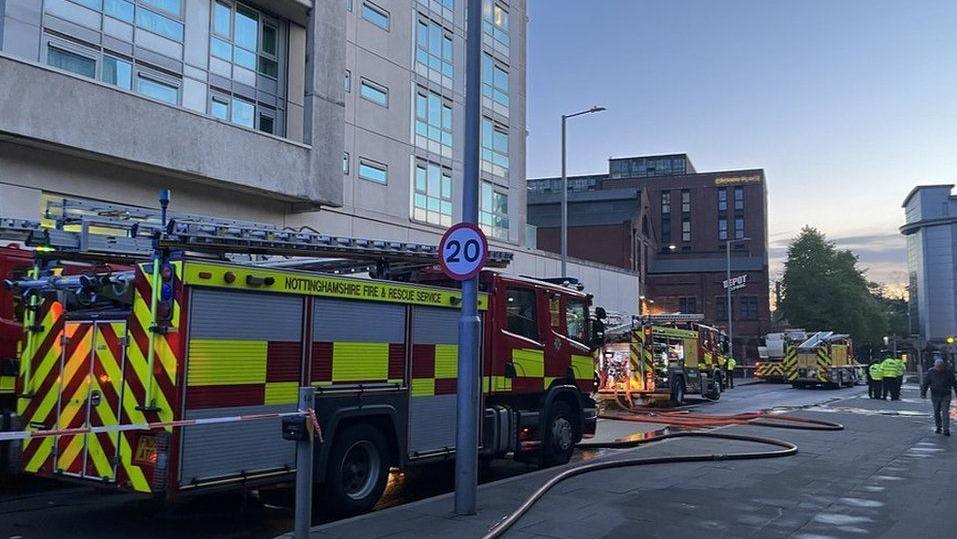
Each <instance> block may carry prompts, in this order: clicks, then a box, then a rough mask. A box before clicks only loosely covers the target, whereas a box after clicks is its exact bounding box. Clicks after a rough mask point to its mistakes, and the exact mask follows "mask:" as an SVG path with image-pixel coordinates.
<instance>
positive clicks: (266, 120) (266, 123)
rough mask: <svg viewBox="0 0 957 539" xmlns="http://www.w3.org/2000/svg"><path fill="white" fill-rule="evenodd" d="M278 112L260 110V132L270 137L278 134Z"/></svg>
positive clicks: (265, 109)
mask: <svg viewBox="0 0 957 539" xmlns="http://www.w3.org/2000/svg"><path fill="white" fill-rule="evenodd" d="M276 127H277V126H276V111H274V110H272V109H268V108H266V107H260V108H259V130H260V131H262V132H263V133H269V134H270V135H275V134H276Z"/></svg>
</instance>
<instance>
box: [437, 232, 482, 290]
mask: <svg viewBox="0 0 957 539" xmlns="http://www.w3.org/2000/svg"><path fill="white" fill-rule="evenodd" d="M487 257H488V240H486V239H485V234H484V233H482V230H481V229H480V228H479V227H478V226H476V225H475V224H473V223H459V224H457V225H454V226H452V227H451V228H449V229H448V230H446V231H445V234H444V235H443V236H442V241H441V242H440V243H439V263H440V264H441V265H442V271H444V272H445V274H446V275H448V276H449V277H451V278H453V279H455V280H457V281H465V280H468V279H471V278H472V277H475V275H476V274H478V272H479V271H480V270H481V269H482V266H484V265H485V259H486V258H487Z"/></svg>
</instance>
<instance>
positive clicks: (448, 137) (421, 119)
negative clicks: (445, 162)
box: [415, 88, 452, 158]
mask: <svg viewBox="0 0 957 539" xmlns="http://www.w3.org/2000/svg"><path fill="white" fill-rule="evenodd" d="M415 145H416V146H418V147H420V148H423V149H426V150H429V151H431V152H433V153H437V154H441V155H442V156H444V157H448V158H451V157H452V102H451V101H449V100H447V99H445V98H443V97H442V96H440V95H439V94H437V93H435V92H430V91H428V90H426V89H425V88H419V89H418V91H417V92H416V94H415Z"/></svg>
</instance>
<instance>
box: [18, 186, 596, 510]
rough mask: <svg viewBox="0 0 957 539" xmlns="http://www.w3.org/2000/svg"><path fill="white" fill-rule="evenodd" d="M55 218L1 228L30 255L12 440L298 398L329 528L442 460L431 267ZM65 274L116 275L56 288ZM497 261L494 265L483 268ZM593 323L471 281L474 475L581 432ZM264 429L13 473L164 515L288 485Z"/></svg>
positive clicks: (289, 461) (414, 254) (564, 454)
mask: <svg viewBox="0 0 957 539" xmlns="http://www.w3.org/2000/svg"><path fill="white" fill-rule="evenodd" d="M54 204H55V205H54ZM51 205H54V207H51V208H49V209H48V212H47V214H48V215H51V216H53V218H54V219H55V221H56V228H55V229H53V230H51V229H48V228H45V227H42V226H40V224H39V223H34V222H24V221H12V220H6V221H2V220H0V239H6V240H10V241H19V242H22V243H24V244H26V245H30V246H43V247H45V249H43V250H38V251H37V252H36V255H37V265H38V268H40V269H39V272H38V274H37V275H34V276H32V277H31V278H24V279H18V280H12V281H11V282H9V283H8V287H9V288H10V289H11V290H12V291H13V292H14V293H17V294H19V295H20V297H21V298H23V301H24V303H25V304H27V305H29V306H30V308H29V309H28V313H29V316H30V317H31V318H30V323H28V324H26V325H25V326H26V338H25V345H24V346H23V353H22V358H21V361H20V370H19V373H18V375H19V378H20V380H19V383H18V385H19V387H21V388H22V389H21V391H20V393H19V395H18V407H17V412H18V414H19V415H20V416H21V418H22V421H23V424H25V425H27V427H28V429H32V430H45V429H65V428H78V427H83V426H92V427H98V426H109V425H125V424H131V423H147V422H149V423H155V422H167V421H175V420H181V419H187V420H188V419H202V418H218V417H226V416H239V415H243V416H248V415H252V414H268V413H273V412H293V411H296V409H297V399H298V389H299V388H300V387H302V386H313V387H315V388H316V400H315V406H314V409H315V410H316V415H317V419H318V423H319V425H320V427H321V430H322V433H323V436H324V442H323V443H321V444H318V443H317V444H316V453H315V463H316V468H315V469H316V473H315V482H316V488H317V489H318V490H319V491H320V492H321V496H320V500H321V502H320V504H321V506H322V507H324V508H325V509H326V510H327V511H328V512H330V513H332V514H336V515H346V514H355V513H359V512H363V511H366V510H369V509H371V508H372V507H373V506H374V505H375V503H376V502H377V501H378V499H379V497H380V496H381V494H382V492H383V490H384V488H385V486H386V482H387V479H388V475H389V473H390V469H392V468H404V467H408V466H417V465H428V464H429V463H434V462H436V461H439V460H445V459H450V458H453V457H454V454H455V417H456V409H455V407H456V392H457V386H458V384H459V383H460V380H458V377H457V342H458V338H457V333H458V331H457V323H458V317H459V305H460V303H461V293H460V291H459V290H458V289H456V288H454V287H451V286H437V284H450V283H443V282H442V277H440V274H439V270H438V269H437V263H436V262H437V258H436V249H435V247H434V246H425V245H415V244H406V243H397V242H380V241H371V240H356V239H350V238H338V237H330V236H324V235H321V234H317V233H315V232H314V231H311V230H288V229H282V228H279V227H274V226H271V225H261V224H255V223H242V222H237V221H232V220H221V219H213V218H198V217H195V216H189V215H173V214H169V216H167V215H166V212H165V207H164V210H163V212H162V214H161V215H159V216H157V213H156V211H155V210H145V209H142V208H131V207H118V206H116V205H109V204H102V205H98V204H95V203H89V202H82V201H72V200H68V199H64V200H61V201H57V202H55V203H53V202H51ZM104 230H111V231H112V234H111V235H110V236H109V237H103V236H102V232H103V231H104ZM95 234H100V235H99V236H96V235H95ZM237 254H238V255H240V256H241V258H242V259H243V260H242V261H239V260H238V259H237V257H236V255H237ZM71 258H82V259H84V260H91V259H99V260H101V261H109V262H112V263H119V262H123V263H128V264H131V265H130V266H129V267H133V268H134V269H133V270H130V271H91V272H88V273H84V274H81V275H75V276H69V277H64V276H57V275H56V273H55V271H54V270H55V268H56V267H58V266H59V265H61V264H63V263H64V261H65V260H69V259H71ZM509 259H510V254H507V253H496V252H493V253H490V258H489V260H490V261H489V266H492V267H498V268H501V267H503V266H505V265H506V264H507V263H508V261H509ZM350 273H354V274H356V275H349V274H350ZM358 274H368V275H370V276H372V277H373V278H366V277H360V276H358ZM590 306H591V297H590V296H589V295H587V294H585V293H583V292H580V291H578V290H574V289H572V288H569V287H565V286H561V285H558V284H553V283H549V282H544V281H539V280H535V279H529V278H523V277H514V276H507V275H504V274H502V273H500V272H497V271H492V270H484V271H483V272H482V273H481V275H480V297H479V312H480V317H481V320H482V338H481V348H482V350H481V359H480V361H481V364H482V365H481V369H480V372H481V375H482V376H481V379H480V380H476V383H478V384H480V385H481V392H480V394H481V399H482V411H483V413H482V415H481V418H482V419H481V422H480V425H479V429H480V432H479V437H478V438H479V440H480V447H479V452H480V455H481V456H482V457H483V458H485V459H493V458H500V457H505V456H507V455H511V456H513V457H514V458H516V459H519V460H523V461H529V462H536V463H539V464H540V465H543V466H551V465H556V464H562V463H565V462H568V460H569V459H570V457H571V454H572V451H573V450H574V446H575V444H576V443H577V442H578V441H580V440H581V439H582V437H584V436H589V435H592V434H593V433H594V432H595V425H596V409H595V403H594V401H593V400H592V398H591V396H590V394H591V393H592V392H593V390H594V380H595V365H594V359H593V355H592V349H593V344H594V343H593V342H592V341H593V336H592V333H593V331H592V320H591V319H590V317H589V312H590ZM280 430H281V429H280V420H279V419H276V420H271V419H270V420H259V421H250V422H237V423H229V424H217V425H210V426H205V425H204V426H188V427H184V428H156V429H153V430H146V431H124V432H107V433H95V434H90V433H87V434H72V435H70V434H64V435H60V436H51V437H47V438H35V439H30V440H28V441H27V443H26V444H25V446H24V448H23V455H22V462H23V466H24V470H25V472H27V473H30V474H37V475H42V476H49V477H59V478H64V479H70V480H74V481H84V480H86V481H93V482H95V483H96V484H99V485H103V486H108V487H113V488H119V489H125V490H130V491H135V492H140V493H144V494H150V495H152V496H154V497H158V498H164V499H167V500H171V499H173V498H175V497H176V496H178V495H181V494H185V493H188V492H197V491H202V490H203V489H207V488H212V487H217V488H222V487H224V486H225V487H229V486H234V487H236V488H247V487H254V486H257V485H264V484H271V483H280V482H286V481H289V480H290V479H291V477H292V474H293V472H294V470H295V465H296V461H295V446H294V442H291V441H284V440H282V439H281V436H280Z"/></svg>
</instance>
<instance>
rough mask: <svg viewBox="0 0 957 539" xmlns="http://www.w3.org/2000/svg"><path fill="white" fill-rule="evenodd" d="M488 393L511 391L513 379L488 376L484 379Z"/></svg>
mask: <svg viewBox="0 0 957 539" xmlns="http://www.w3.org/2000/svg"><path fill="white" fill-rule="evenodd" d="M484 383H485V387H486V388H487V389H486V391H492V392H494V391H511V390H512V379H511V378H506V377H505V376H486V377H484Z"/></svg>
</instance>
